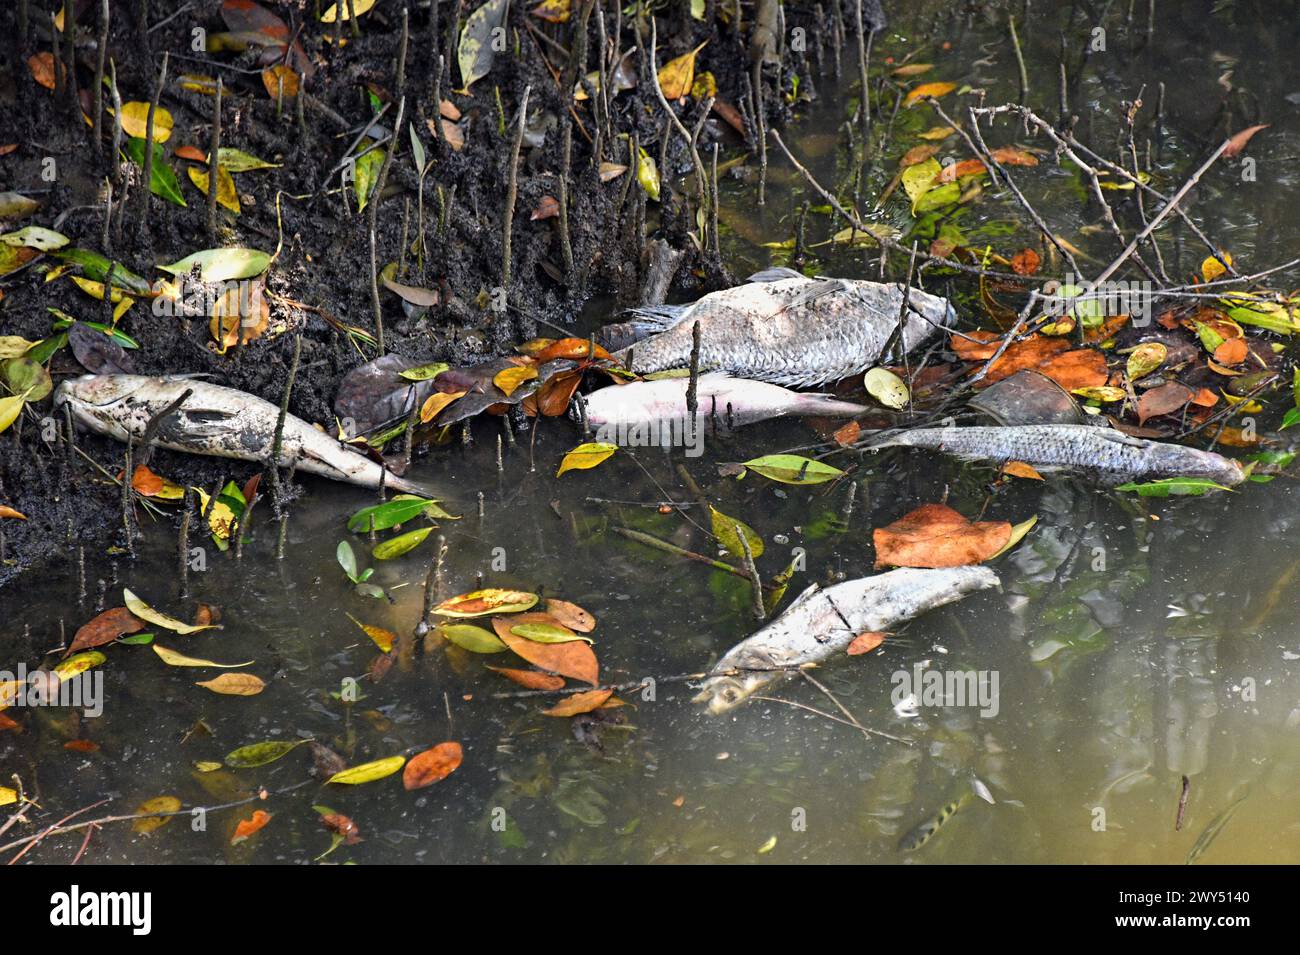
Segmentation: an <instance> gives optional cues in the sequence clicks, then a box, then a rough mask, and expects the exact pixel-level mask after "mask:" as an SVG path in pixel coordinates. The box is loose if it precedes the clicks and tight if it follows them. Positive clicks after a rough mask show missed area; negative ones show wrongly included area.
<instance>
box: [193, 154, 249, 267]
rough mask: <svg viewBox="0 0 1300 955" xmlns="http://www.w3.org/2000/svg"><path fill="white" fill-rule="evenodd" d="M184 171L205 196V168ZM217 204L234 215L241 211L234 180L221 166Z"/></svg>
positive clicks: (206, 188)
mask: <svg viewBox="0 0 1300 955" xmlns="http://www.w3.org/2000/svg"><path fill="white" fill-rule="evenodd" d="M185 173H186V175H188V176H189V177H190V182H192V183H194V185H195V186H196V187H197V188H198V190H199V192H201V193H203V194H204V195H205V196H206V195H207V194H208V171H207V169H204V168H202V167H200V166H188V167H186V169H185ZM217 205H219V206H221V207H222V208H223V209H229V210H230V211H231V212H233V213H234V214H235V215H239V213H240V211H241V210H240V206H239V193H238V192H237V191H236V190H235V180H233V179H231V178H230V173H229V172H228V171H227V170H225V169H223V168H222V167H221V166H218V167H217ZM232 291H233V290H232Z"/></svg>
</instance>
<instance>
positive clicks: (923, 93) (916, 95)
mask: <svg viewBox="0 0 1300 955" xmlns="http://www.w3.org/2000/svg"><path fill="white" fill-rule="evenodd" d="M956 88H957V84H956V83H922V84H921V85H920V86H917V87H915V88H914V89H912V91H911V92H909V93H908V94H907V96H905V97H904V98H903V105H904V106H911V105H912V104H913V103H915V102H917V101H918V100H920V99H924V98H925V97H927V96H933V97H934V98H935V99H938V98H939V97H940V96H947V95H948V94H949V93H951V92H952V91H953V90H955V89H956Z"/></svg>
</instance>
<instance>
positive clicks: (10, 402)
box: [0, 395, 27, 431]
mask: <svg viewBox="0 0 1300 955" xmlns="http://www.w3.org/2000/svg"><path fill="white" fill-rule="evenodd" d="M26 400H27V396H26V395H13V396H12V397H9V398H0V431H4V430H5V428H7V427H9V426H10V425H11V424H13V423H14V421H15V420H16V419H17V418H18V412H20V411H22V410H23V402H24V401H26Z"/></svg>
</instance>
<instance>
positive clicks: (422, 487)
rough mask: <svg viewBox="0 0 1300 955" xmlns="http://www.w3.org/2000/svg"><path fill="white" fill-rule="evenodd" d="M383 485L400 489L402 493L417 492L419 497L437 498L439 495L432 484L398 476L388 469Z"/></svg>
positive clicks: (393, 489)
mask: <svg viewBox="0 0 1300 955" xmlns="http://www.w3.org/2000/svg"><path fill="white" fill-rule="evenodd" d="M384 487H386V488H388V489H389V490H392V491H400V492H401V493H403V494H418V495H420V496H421V497H430V498H434V499H437V498H438V496H439V495H438V491H437V490H436V489H435V488H434V487H433V485H431V484H425V483H423V482H421V481H411V480H408V479H407V478H404V477H398V476H397V475H396V474H394V473H393V472H392V471H389V472H388V473H387V475H386V476H385V477H384Z"/></svg>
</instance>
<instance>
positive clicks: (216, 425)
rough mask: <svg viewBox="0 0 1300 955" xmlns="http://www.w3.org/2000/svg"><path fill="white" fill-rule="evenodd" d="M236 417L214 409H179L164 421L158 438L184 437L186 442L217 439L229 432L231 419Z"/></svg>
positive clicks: (227, 412)
mask: <svg viewBox="0 0 1300 955" xmlns="http://www.w3.org/2000/svg"><path fill="white" fill-rule="evenodd" d="M160 410H161V409H160ZM234 417H236V415H233V414H231V413H230V412H229V411H220V410H217V409H214V408H190V407H182V408H179V409H177V411H176V413H175V415H173V416H170V417H169V418H167V419H164V420H163V422H162V424H161V425H160V427H159V429H158V436H159V437H160V438H173V439H178V440H179V439H180V438H182V437H183V438H185V439H186V440H192V439H195V438H215V437H217V436H219V435H223V434H225V433H226V432H227V430H228V429H229V427H230V419H232V418H234Z"/></svg>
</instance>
